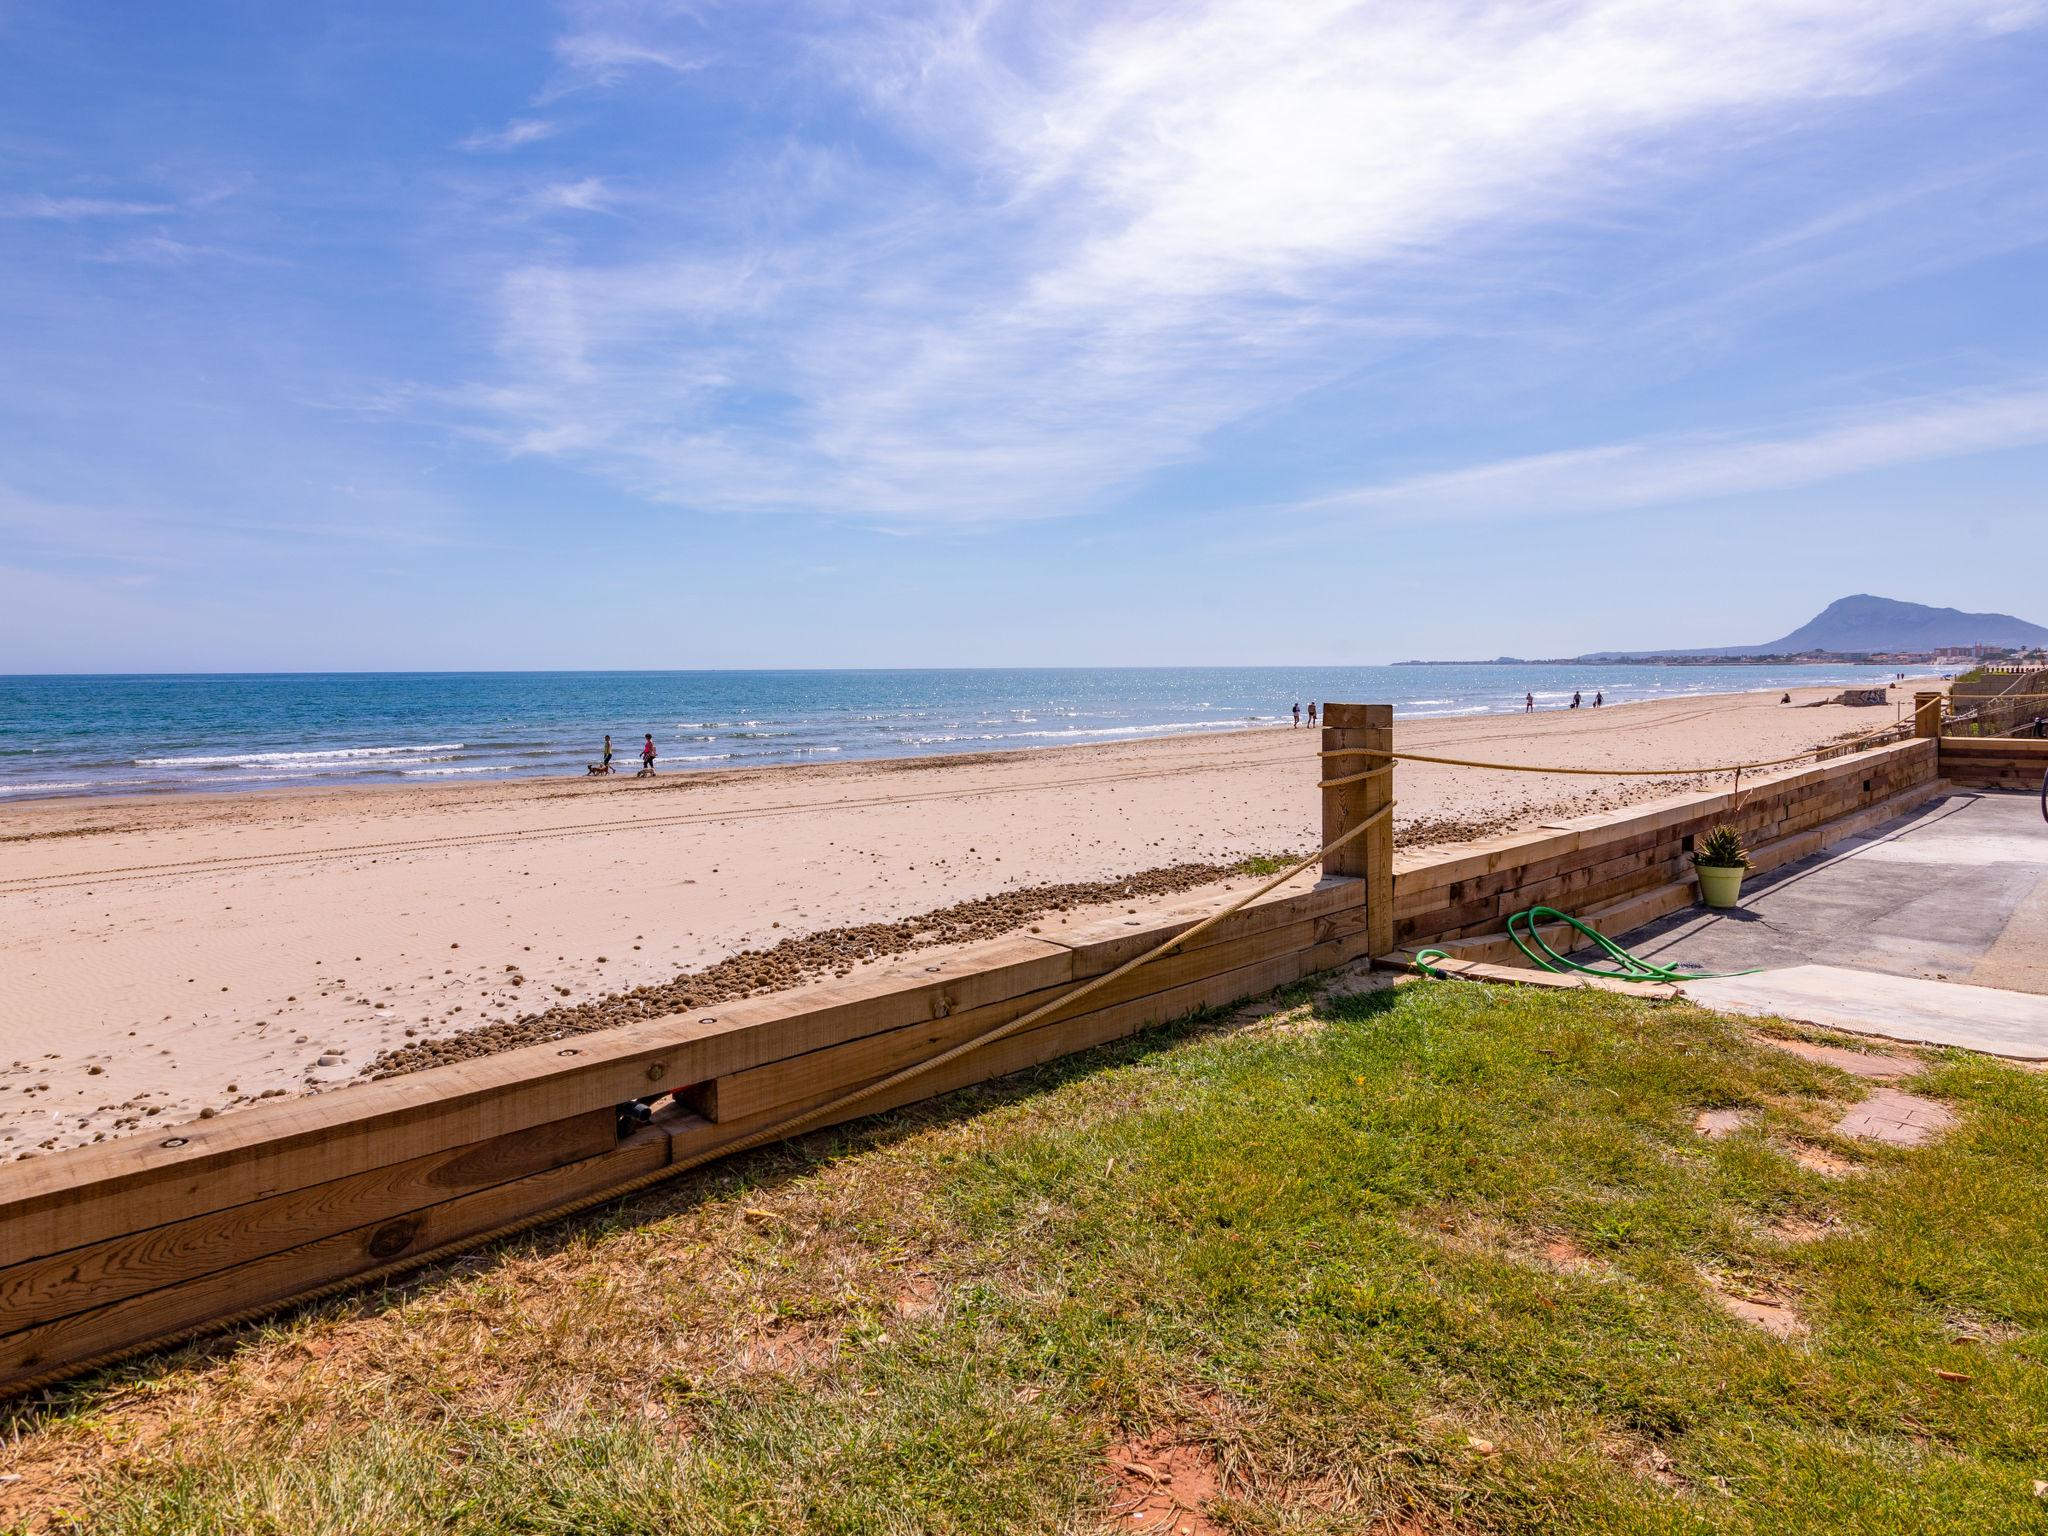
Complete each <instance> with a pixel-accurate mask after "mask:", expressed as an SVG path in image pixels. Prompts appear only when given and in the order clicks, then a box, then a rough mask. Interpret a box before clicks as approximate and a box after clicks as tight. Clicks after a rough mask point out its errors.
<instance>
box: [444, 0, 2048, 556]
mask: <svg viewBox="0 0 2048 1536" xmlns="http://www.w3.org/2000/svg"><path fill="white" fill-rule="evenodd" d="M576 14H577V18H578V20H577V25H576V27H575V29H574V30H572V31H571V32H570V33H569V34H568V35H567V36H565V37H564V38H563V39H561V40H560V42H559V43H558V45H557V54H558V57H559V59H560V60H561V62H562V64H563V67H564V68H565V70H567V71H568V74H569V77H570V78H571V79H572V80H574V81H576V82H579V83H594V84H610V83H616V82H617V81H619V80H621V79H622V78H623V77H624V75H625V74H626V73H628V72H630V71H632V70H635V69H639V68H643V67H658V68H664V69H669V70H682V69H684V68H695V67H697V65H698V63H699V62H700V60H701V55H699V54H698V53H696V52H694V51H691V50H689V49H687V48H685V46H684V45H683V44H682V43H679V42H678V41H677V40H676V28H677V26H678V25H679V23H678V22H677V20H676V15H677V13H676V12H675V10H674V8H671V7H662V6H658V5H657V6H651V7H650V6H648V5H645V4H642V5H633V4H611V5H604V6H600V7H595V8H592V7H584V8H581V9H579V10H578V12H577V13H576ZM852 14H853V15H854V16H855V17H856V18H859V17H861V16H863V15H864V14H865V13H858V12H856V13H852ZM2038 17H2039V6H2038V5H2034V4H2018V3H2013V0H1952V3H1949V4H1945V5H1927V4H1924V3H1922V0H1725V3H1719V4H1714V5H1705V6H1701V5H1684V4H1667V3H1660V0H1576V3H1574V0H1556V3H1549V4H1542V5H1534V4H1529V3H1527V0H1493V3H1479V4H1471V5H1460V6H1435V7H1431V6H1417V7H1405V8H1390V7H1388V6H1385V5H1362V4H1345V3H1339V0H1295V3H1292V4H1289V5H1284V6H1275V5H1272V4H1270V3H1267V0H1211V3H1209V4H1206V5H1202V6H1199V7H1190V6H1180V7H1172V8H1167V9H1165V10H1148V11H1147V12H1145V13H1143V14H1141V15H1139V16H1137V17H1135V18H1131V17H1123V16H1118V15H1114V14H1109V13H1105V12H1103V11H1101V10H1099V9H1098V8H1096V7H1094V6H1085V5H1074V6H1072V7H1071V8H1067V9H1055V10H1050V11H1048V10H1044V9H1014V8H1005V7H1002V6H998V5H988V4H975V5H973V6H971V7H954V8H942V9H940V10H938V11H936V12H931V13H926V14H924V15H921V16H919V17H916V18H915V19H913V20H909V21H903V20H890V21H887V22H875V23H872V24H869V23H866V22H863V21H860V20H856V21H854V22H853V23H850V24H849V29H848V30H842V31H838V32H832V33H827V34H821V35H819V36H817V37H814V38H812V39H810V40H809V46H808V47H807V48H806V49H804V50H801V51H802V53H803V55H804V57H805V58H806V59H807V60H808V61H809V64H810V65H812V66H816V65H820V64H822V65H823V66H824V67H826V68H827V69H828V70H829V71H831V72H832V73H833V74H834V75H835V77H836V78H838V79H839V80H841V81H842V82H845V83H847V84H850V85H851V86H853V87H854V88H855V89H857V91H858V92H859V93H860V95H861V97H862V99H864V100H865V101H866V102H867V103H868V104H869V105H870V108H871V110H873V111H875V112H878V113H880V114H882V115H883V116H884V118H885V119H886V121H887V122H888V123H889V124H891V125H892V126H893V127H895V128H896V129H897V130H898V131H899V132H900V133H901V134H902V135H903V136H904V137H906V138H907V139H908V140H909V141H910V142H911V143H912V144H914V145H915V146H917V147H918V148H919V149H920V150H921V152H922V154H923V156H924V157H925V158H924V161H923V162H922V163H921V164H920V165H919V166H917V167H916V168H915V169H914V170H913V171H909V172H902V171H892V172H889V173H884V172H882V171H880V170H877V169H876V168H875V167H873V166H871V165H870V166H857V167H854V168H852V169H851V170H849V172H848V177H847V181H846V182H844V183H842V184H841V185H839V186H836V187H833V188H830V189H828V191H827V192H824V193H816V194H813V195H814V196H816V197H818V198H820V199H828V198H833V197H836V198H838V199H839V200H840V201H839V202H837V203H833V204H831V207H832V211H833V212H835V213H836V214H838V215H840V217H839V218H838V220H837V222H836V223H835V225H834V227H833V228H832V230H831V232H830V233H829V234H828V235H820V234H816V233H811V232H809V228H808V227H807V232H806V233H805V234H804V235H802V236H801V237H797V236H789V235H784V234H779V233H777V232H776V231H777V229H778V228H783V227H805V225H804V221H802V220H801V219H792V220H790V221H787V223H786V224H784V225H777V224H775V223H774V221H756V220H750V219H748V218H745V217H740V218H736V219H734V220H732V221H731V222H730V224H729V225H713V226H711V227H709V228H707V227H706V225H705V222H704V221H703V220H696V221H693V222H692V223H691V224H690V225H689V226H687V227H684V228H680V229H679V230H678V231H677V233H676V235H675V237H674V238H675V242H676V245H675V248H676V256H675V259H673V260H670V261H661V260H639V261H635V262H632V263H629V264H619V265H602V264H595V263H590V262H584V261H579V260H576V259H573V258H571V257H568V256H563V257H559V258H556V259H554V260H551V261H548V262H543V263H540V264H535V263H532V262H531V261H527V262H523V263H522V264H521V265H519V266H518V267H517V269H516V270H515V271H513V272H512V273H511V275H510V276H509V277H507V278H506V279H505V281H503V282H502V284H501V285H500V287H499V294H500V310H499V317H498V318H499V326H500V336H499V353H500V356H501V358H502V359H503V361H504V364H505V367H506V374H505V376H504V377H503V378H501V379H499V380H497V381H495V382H493V383H492V384H491V385H489V386H487V387H485V388H482V389H479V390H477V391H473V392H472V393H471V394H470V395H469V397H468V399H469V401H470V403H471V404H473V405H477V406H480V407H481V409H482V415H483V419H484V422H485V424H486V429H487V430H489V431H490V432H491V433H492V434H493V435H494V436H496V437H497V438H498V439H499V440H501V441H503V442H505V443H507V444H509V445H511V446H513V447H515V448H517V449H518V450H520V451H525V452H545V453H553V454H560V455H564V456H567V457H570V458H573V459H575V460H577V461H579V462H583V463H587V464H589V465H591V466H593V467H595V468H597V469H598V470H599V471H601V472H603V473H605V474H607V475H609V476H611V477H613V478H614V479H616V480H618V481H620V482H621V483H624V484H627V485H629V486H631V487H632V488H634V489H635V490H637V491H640V492H642V493H644V494H647V495H650V496H655V497H661V498H666V499H672V500H676V501H680V502H686V503H691V504H696V505H704V506H710V507H735V508H758V507H773V506H789V507H802V508H810V509H818V510H825V511H839V512H850V513H858V514H869V515H877V516H883V517H888V518H892V519H901V520H919V519H935V520H979V519H989V518H1007V517H1022V516H1033V515H1045V514H1057V513H1063V512H1069V511H1073V510H1077V509H1081V508H1084V507H1087V506H1089V505H1092V504H1094V503H1096V502H1098V501H1099V500H1100V499H1101V498H1102V497H1103V496H1104V495H1106V494H1108V493H1111V492H1114V491H1115V490H1116V489H1118V488H1119V487H1122V486H1126V485H1129V484H1131V483H1133V482H1134V481H1136V480H1138V479H1139V478H1141V477H1143V476H1145V475H1148V474H1150V473H1152V472H1154V471H1156V470H1158V469H1159V468H1161V467H1162V466H1165V465H1168V464H1171V463H1174V462H1176V461H1178V460H1183V459H1185V458H1188V457H1189V456H1191V455H1192V454H1194V453H1195V452H1196V451H1197V450H1198V449H1199V447H1200V445H1201V444H1202V443H1203V441H1204V440H1205V439H1206V438H1207V437H1208V436H1209V435H1210V434H1212V433H1214V432H1216V431H1217V430H1218V429H1220V428H1223V427H1225V426H1227V425H1229V424H1231V423H1234V422H1238V421H1241V420H1244V419H1245V418H1247V417H1250V416H1253V415H1256V414H1257V413H1259V412H1262V411H1265V410H1268V409H1270V408H1272V407H1274V406H1276V405H1278V404H1280V403H1282V402H1284V401H1286V400H1288V399H1290V398H1292V397H1293V396H1295V395H1297V394H1298V393H1300V392H1301V391H1303V390H1306V389H1311V388H1314V387H1316V386H1318V385H1320V384H1323V383H1325V382H1328V381H1330V380H1333V379H1336V378H1338V377H1341V376H1343V375H1345V374H1346V373H1349V372H1351V371H1354V370H1356V369H1358V368H1360V367H1361V366H1365V365H1368V364H1369V363H1370V362H1371V361H1373V360H1374V358H1375V357H1376V356H1378V355H1379V354H1380V353H1382V352H1384V351H1386V350H1387V349H1388V347H1389V343H1390V340H1391V339H1392V338H1396V337H1405V336H1412V335H1416V334H1427V333H1429V332H1430V331H1432V330H1434V329H1438V328H1444V327H1449V326H1454V325H1456V324H1459V323H1461V322H1460V318H1459V312H1458V301H1457V295H1458V293H1459V292H1460V291H1461V290H1463V289H1467V288H1470V289H1484V288H1486V287H1489V286H1495V285H1504V284H1511V283H1517V282H1522V281H1524V280H1526V278H1527V276H1528V274H1526V273H1523V272H1520V271H1514V270H1504V266H1505V264H1503V263H1494V264H1489V260H1488V258H1489V257H1497V256H1498V255H1499V253H1500V252H1501V251H1502V250H1503V249H1504V248H1505V245H1506V243H1507V242H1509V241H1513V240H1517V239H1525V238H1529V237H1532V236H1535V235H1540V234H1544V233H1555V232H1560V231H1570V230H1574V229H1578V228H1582V227H1583V226H1584V224H1585V223H1586V221H1588V220H1589V219H1590V218H1594V217H1605V216H1608V215H1610V214H1611V213H1612V212H1613V210H1615V209H1617V208H1621V207H1627V206H1630V205H1631V202H1632V200H1640V199H1645V198H1648V197H1651V196H1653V195H1654V194H1657V193H1661V192H1663V191H1665V190H1667V189H1668V188H1670V187H1671V186H1673V185H1677V184H1679V182H1680V178H1682V177H1683V176H1685V175H1687V174H1689V173H1691V172H1694V171H1698V170H1700V169H1703V168H1706V167H1710V166H1712V165H1715V164H1718V163H1720V162H1721V160H1722V159H1723V158H1724V157H1725V155H1726V154H1727V152H1728V151H1729V149H1730V147H1731V146H1732V145H1735V144H1739V143H1742V142H1746V141H1751V140H1755V139H1758V138H1761V137H1763V136H1765V135H1768V134H1771V133H1774V132H1778V131H1781V130H1783V129H1785V128H1787V127H1789V126H1794V125H1796V124H1798V123H1800V122H1802V121H1805V120H1808V119H1809V118H1810V117H1811V115H1812V114H1813V113H1814V112H1815V111H1816V110H1817V109H1819V108H1821V107H1824V106H1826V105H1827V104H1829V103H1832V102H1837V101H1840V100H1843V99H1846V98H1852V97H1857V96H1864V95H1870V94H1874V93H1878V92H1882V91H1885V90H1887V89H1891V88H1893V87H1895V86H1896V85H1898V84H1899V83H1900V82H1901V81H1903V80H1905V79H1908V78H1910V77H1911V76H1912V75H1913V74H1914V73H1915V72H1917V71H1920V70H1923V69H1927V68H1931V67H1933V66H1934V65H1935V64H1937V63H1938V62H1939V61H1940V59H1941V58H1942V57H1943V55H1944V53H1945V52H1947V51H1950V50H1953V49H1954V48H1956V47H1959V46H1961V45H1963V44H1965V43H1967V42H1970V41H1973V40H1976V39H1978V38H1980V37H1982V36H1985V35H1988V34H1991V33H1995V32H1997V31H1998V30H2000V29H2003V28H2007V27H2012V26H2017V25H2021V24H2026V23H2031V22H2033V21H2035V20H2038ZM744 169H745V172H746V173H747V174H749V175H752V174H754V173H755V172H756V171H757V169H758V168H757V167H755V166H752V165H748V166H746V167H745V168H744ZM856 178H857V179H856ZM732 195H733V196H734V197H735V198H740V199H743V198H745V197H746V196H749V195H753V196H759V197H766V196H769V195H771V189H763V188H758V187H754V186H751V185H749V186H746V187H741V188H736V189H735V190H734V191H733V193H732ZM849 202H851V203H857V204H858V205H859V206H860V207H861V209H862V212H860V213H859V214H858V215H857V216H849V215H846V214H845V205H846V204H847V203H849ZM725 228H731V229H735V230H738V231H740V232H739V233H737V234H731V235H726V236H723V237H721V235H720V234H719V231H720V230H721V229H725Z"/></svg>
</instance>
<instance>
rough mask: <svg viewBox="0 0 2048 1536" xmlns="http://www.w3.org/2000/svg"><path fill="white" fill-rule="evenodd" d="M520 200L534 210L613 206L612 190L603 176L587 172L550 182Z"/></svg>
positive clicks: (573, 210)
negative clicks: (567, 179)
mask: <svg viewBox="0 0 2048 1536" xmlns="http://www.w3.org/2000/svg"><path fill="white" fill-rule="evenodd" d="M520 201H521V203H522V205H523V206H524V207H525V208H526V209H527V211H528V212H531V213H563V212H568V213H605V212H608V211H610V209H611V206H612V194H611V190H610V188H609V187H608V186H607V185H606V184H605V179H604V178H603V177H602V176H584V177H580V178H578V179H577V180H575V181H556V182H550V183H549V184H548V185H546V186H544V187H541V188H538V189H537V190H535V191H533V192H529V193H527V194H526V196H525V197H523V198H522V199H520Z"/></svg>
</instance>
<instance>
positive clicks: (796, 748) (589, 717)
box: [0, 663, 1895, 804]
mask: <svg viewBox="0 0 2048 1536" xmlns="http://www.w3.org/2000/svg"><path fill="white" fill-rule="evenodd" d="M1894 675H1895V674H1894V673H1893V672H1892V671H1890V670H1888V669H1886V668H1883V667H1859V666H1847V665H1843V666H1778V667H1773V666H1719V665H1716V666H1630V665H1618V664H1609V663H1571V664H1543V665H1523V664H1470V665H1467V664H1462V663H1428V664H1405V665H1401V666H1383V667H1087V668H1025V667H1020V668H990V669H938V670H930V671H760V672H417V673H413V672H402V673H399V672H394V673H331V674H328V673H273V674H248V675H228V674H215V673H209V674H204V675H166V676H108V675H93V676H77V677H63V676H32V677H7V676H0V804H5V803H10V802H15V801H22V800H29V799H36V798H41V797H46V796H62V795H109V794H118V795H135V794H145V795H158V794H185V793H191V792H195V791H209V790H211V791H222V790H226V791H247V790H263V789H284V788H311V787H317V786H324V785H335V784H436V783H451V782H455V783H459V782H463V781H465V780H470V781H475V780H491V779H507V778H536V777H543V776H547V775H559V774H581V773H582V772H583V770H584V767H585V765H586V764H588V763H590V762H592V761H594V760H595V759H596V758H597V757H598V756H599V754H600V748H601V743H602V740H603V737H604V734H605V733H606V732H607V731H609V732H610V733H611V735H612V740H613V743H614V749H615V751H616V754H617V762H618V763H620V764H621V765H623V766H624V767H625V769H626V771H628V772H630V771H632V769H633V768H634V767H636V766H637V758H638V754H639V750H640V742H641V738H642V736H643V735H645V734H648V733H652V735H653V737H654V740H655V746H656V748H657V750H658V752H659V762H658V767H659V768H660V769H661V770H662V771H664V772H693V771H701V770H706V769H731V768H751V767H757V766H761V765H764V764H770V763H818V762H837V761H843V760H850V759H860V758H885V757H927V756H932V755H935V754H939V753H948V752H1001V751H1013V750H1019V749H1026V748H1034V747H1061V746H1071V745H1074V744H1076V743H1080V742H1091V741H1118V740H1134V739H1140V738H1145V737H1152V736H1172V735H1192V734H1201V733H1214V732H1221V731H1239V730H1245V729H1248V728H1252V727H1258V726H1271V725H1276V724H1280V723H1282V722H1285V721H1287V720H1288V719H1290V718H1291V712H1292V708H1293V705H1294V704H1295V703H1296V702H1297V701H1299V702H1300V703H1301V704H1302V705H1303V706H1304V707H1306V705H1307V704H1308V702H1309V701H1310V700H1316V701H1322V700H1326V699H1344V700H1349V701H1352V702H1368V703H1391V704H1393V706H1394V711H1395V715H1396V717H1397V718H1400V719H1410V720H1421V719H1437V718H1450V717H1455V716H1460V715H1485V714H1505V713H1513V712H1515V711H1518V710H1520V709H1521V708H1522V699H1523V695H1524V694H1525V693H1533V694H1534V695H1535V696H1536V702H1537V705H1538V707H1539V708H1543V709H1557V708H1562V707H1565V706H1566V705H1567V704H1568V703H1569V701H1570V699H1571V695H1572V693H1573V691H1574V690H1578V691H1580V692H1581V693H1583V694H1584V696H1585V698H1586V700H1587V701H1588V702H1589V703H1590V702H1591V700H1592V698H1593V696H1594V694H1595V693H1596V692H1599V693H1602V694H1604V695H1605V697H1606V699H1607V702H1609V703H1610V704H1624V703H1629V702H1631V701H1634V700H1638V699H1668V698H1674V697H1683V696H1685V695H1687V694H1702V693H1733V692H1740V691H1744V690H1763V691H1777V690H1782V689H1786V688H1795V687H1816V686H1820V687H1836V686H1845V685H1853V684H1857V683H1868V682H1876V681H1883V680H1885V679H1888V678H1890V677H1892V676H1894Z"/></svg>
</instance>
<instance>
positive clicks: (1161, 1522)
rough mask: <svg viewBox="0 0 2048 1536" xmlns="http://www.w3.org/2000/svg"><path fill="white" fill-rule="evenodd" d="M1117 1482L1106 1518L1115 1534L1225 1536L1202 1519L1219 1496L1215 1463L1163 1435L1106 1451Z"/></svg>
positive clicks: (1192, 1447)
mask: <svg viewBox="0 0 2048 1536" xmlns="http://www.w3.org/2000/svg"><path fill="white" fill-rule="evenodd" d="M1109 1470H1110V1474H1111V1476H1113V1477H1114V1478H1115V1479H1116V1497H1115V1499H1114V1500H1113V1501H1112V1503H1111V1505H1110V1515H1111V1517H1112V1518H1113V1520H1114V1522H1115V1529H1117V1530H1119V1531H1133V1532H1139V1533H1142V1536H1227V1533H1226V1532H1225V1530H1224V1528H1223V1527H1222V1526H1221V1525H1219V1524H1217V1523H1216V1522H1215V1521H1214V1520H1212V1519H1210V1518H1209V1516H1208V1514H1207V1513H1206V1511H1207V1509H1208V1506H1209V1504H1210V1503H1211V1501H1213V1500H1214V1499H1215V1497H1216V1495H1217V1493H1218V1492H1219V1491H1220V1490H1221V1479H1220V1477H1219V1475H1218V1473H1217V1470H1216V1458H1215V1457H1214V1456H1212V1455H1210V1454H1209V1452H1208V1450H1207V1449H1206V1448H1204V1447H1202V1446H1199V1445H1183V1444H1180V1443H1178V1442H1176V1441H1174V1440H1172V1439H1169V1438H1168V1437H1166V1436H1164V1435H1155V1436H1153V1437H1152V1438H1151V1439H1149V1440H1143V1441H1133V1440H1126V1441H1120V1442H1118V1443H1117V1444H1115V1445H1112V1446H1111V1447H1110V1448H1109Z"/></svg>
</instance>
